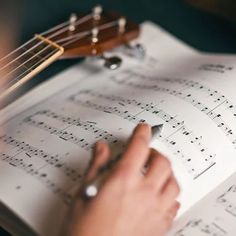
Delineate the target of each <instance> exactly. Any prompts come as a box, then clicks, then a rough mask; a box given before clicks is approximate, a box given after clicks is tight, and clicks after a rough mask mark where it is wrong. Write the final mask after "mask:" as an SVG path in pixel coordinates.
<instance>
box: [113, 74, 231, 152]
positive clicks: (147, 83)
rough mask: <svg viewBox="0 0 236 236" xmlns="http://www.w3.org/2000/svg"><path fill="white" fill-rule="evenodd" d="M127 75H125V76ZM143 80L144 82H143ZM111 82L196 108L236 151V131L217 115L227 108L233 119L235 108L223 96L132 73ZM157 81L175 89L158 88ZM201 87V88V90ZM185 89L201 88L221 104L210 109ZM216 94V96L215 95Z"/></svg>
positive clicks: (193, 86) (177, 82)
mask: <svg viewBox="0 0 236 236" xmlns="http://www.w3.org/2000/svg"><path fill="white" fill-rule="evenodd" d="M126 73H127V74H126ZM144 78H145V80H144ZM112 80H113V81H114V82H115V83H117V84H119V85H125V86H130V87H132V88H137V89H141V90H151V91H156V92H163V93H167V94H169V95H172V96H175V97H177V98H179V99H181V100H184V101H185V102H187V103H190V104H191V105H192V106H193V107H195V108H197V109H198V110H199V111H200V112H202V113H203V114H205V115H206V116H207V117H209V118H210V119H211V120H212V121H213V122H214V123H215V124H216V126H217V127H218V128H219V129H221V131H223V132H224V134H225V135H226V137H227V138H228V139H229V141H230V142H231V144H232V145H233V146H234V148H235V149H236V131H233V129H232V128H230V126H229V125H228V124H227V122H226V121H225V120H224V117H223V115H222V114H221V113H217V109H219V108H220V107H221V106H227V108H228V110H229V111H230V112H231V113H232V112H233V116H234V117H235V113H234V112H235V109H236V107H235V106H234V105H233V104H232V103H231V102H230V101H229V100H228V99H226V98H225V97H224V96H223V95H219V94H218V92H217V93H216V92H213V91H212V90H209V89H208V88H206V87H204V86H203V85H200V87H198V86H199V83H195V85H193V84H191V83H190V84H189V83H184V82H183V81H182V80H178V79H177V80H174V79H171V80H170V79H160V80H159V79H157V78H154V77H149V76H144V75H141V74H139V73H133V72H132V71H129V70H128V71H125V72H123V73H122V75H119V76H113V77H112ZM157 81H158V82H159V83H160V82H162V81H164V82H170V81H171V83H174V84H175V86H174V88H175V89H171V88H168V87H167V86H160V85H157ZM202 87H203V88H202ZM187 88H191V89H192V88H194V89H197V88H199V89H200V90H201V88H202V89H203V91H208V92H209V96H210V97H211V95H212V97H214V96H217V99H216V100H215V99H214V101H218V102H220V101H221V100H223V101H222V102H221V104H215V102H214V106H213V107H210V106H208V105H206V104H204V103H203V102H201V101H200V100H199V99H197V98H196V97H194V96H193V95H192V93H188V92H186V89H187ZM216 94H217V95H216ZM218 95H219V97H218Z"/></svg>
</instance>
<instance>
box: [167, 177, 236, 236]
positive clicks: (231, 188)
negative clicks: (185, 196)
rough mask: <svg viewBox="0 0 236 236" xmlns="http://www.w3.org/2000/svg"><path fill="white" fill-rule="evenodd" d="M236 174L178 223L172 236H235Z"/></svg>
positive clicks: (171, 233)
mask: <svg viewBox="0 0 236 236" xmlns="http://www.w3.org/2000/svg"><path fill="white" fill-rule="evenodd" d="M235 184H236V174H234V175H232V176H231V177H230V178H229V179H227V181H225V182H224V183H223V184H221V185H220V186H219V187H217V189H216V190H214V191H213V192H212V193H210V194H209V195H207V197H205V198H204V199H203V200H201V201H200V202H199V203H197V204H196V205H195V206H194V207H193V208H192V209H191V210H190V211H188V212H187V213H186V214H184V215H183V216H182V217H181V218H180V219H179V220H178V221H177V222H176V223H175V227H174V228H173V230H172V232H170V233H169V235H170V236H189V235H191V236H226V235H228V236H233V235H235V232H236V224H235V219H236V185H235Z"/></svg>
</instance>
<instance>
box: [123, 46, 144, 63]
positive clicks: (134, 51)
mask: <svg viewBox="0 0 236 236" xmlns="http://www.w3.org/2000/svg"><path fill="white" fill-rule="evenodd" d="M125 49H126V50H125V54H127V55H128V56H131V57H134V58H137V59H139V60H143V59H144V58H145V56H146V50H145V48H144V47H143V45H142V44H140V43H137V44H134V45H131V44H129V43H127V44H126V45H125Z"/></svg>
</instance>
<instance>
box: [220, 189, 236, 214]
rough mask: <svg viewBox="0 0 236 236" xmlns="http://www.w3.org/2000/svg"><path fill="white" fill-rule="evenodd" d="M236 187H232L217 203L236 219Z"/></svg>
mask: <svg viewBox="0 0 236 236" xmlns="http://www.w3.org/2000/svg"><path fill="white" fill-rule="evenodd" d="M235 199H236V185H232V186H230V187H229V189H228V190H227V191H226V192H225V193H223V194H222V195H220V196H219V197H218V198H217V200H216V202H217V203H218V204H220V205H221V206H223V207H224V209H225V211H226V212H227V213H229V214H231V215H232V216H233V217H236V201H235Z"/></svg>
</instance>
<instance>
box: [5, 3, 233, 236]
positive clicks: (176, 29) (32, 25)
mask: <svg viewBox="0 0 236 236" xmlns="http://www.w3.org/2000/svg"><path fill="white" fill-rule="evenodd" d="M188 1H189V2H193V3H195V5H197V6H198V7H199V6H200V7H202V6H204V4H205V5H206V8H207V9H208V10H209V9H211V10H210V12H213V13H218V14H219V15H223V16H224V17H218V16H217V15H215V14H210V13H208V12H206V11H201V10H199V9H198V8H194V7H192V6H190V5H189V4H187V3H186V2H185V1H184V0H100V1H99V2H98V1H96V0H19V1H18V4H19V5H18V4H17V0H15V1H14V0H10V6H11V8H12V9H13V10H15V11H12V12H11V13H10V11H9V14H12V17H13V18H14V16H17V22H18V25H17V28H16V29H15V28H12V29H14V32H17V34H18V37H17V34H16V35H15V36H14V39H16V46H18V45H20V44H21V43H23V42H24V41H26V40H28V39H29V38H31V37H32V36H33V35H34V34H35V33H37V32H41V31H44V30H46V29H48V28H50V27H52V26H54V25H56V24H58V23H60V22H62V21H64V20H65V19H66V18H67V17H69V15H70V14H71V13H72V12H88V11H89V10H90V9H91V8H92V7H93V6H94V5H96V4H98V3H99V4H102V5H103V6H104V8H105V9H106V10H115V11H119V12H121V13H123V14H124V15H126V16H128V17H129V18H131V19H132V20H134V21H136V22H139V23H141V22H143V21H145V20H151V21H153V22H155V23H157V24H159V25H160V26H161V27H163V28H164V29H166V30H167V31H169V32H171V33H172V34H174V35H175V36H176V37H178V38H180V39H181V40H183V41H184V42H186V43H187V44H189V45H191V46H192V47H195V48H197V49H199V50H202V51H206V52H218V53H236V43H235V42H236V24H235V23H233V22H235V19H234V12H232V11H233V10H234V9H235V7H236V3H235V2H236V1H235V0H202V1H201V0H188ZM1 2H2V1H1ZM8 7H9V6H8ZM235 10H236V9H235ZM5 13H6V15H8V11H6V12H5ZM235 13H236V11H235ZM235 15H236V14H235ZM228 16H229V17H228ZM4 24H5V26H6V27H5V29H7V28H9V27H12V26H11V25H10V23H9V20H8V21H5V22H4ZM8 24H9V25H8ZM0 34H1V35H3V34H4V28H2V27H1V32H0ZM157 43H158V42H157ZM1 47H2V45H1ZM77 62H78V60H73V61H59V62H56V63H55V64H54V65H52V66H50V67H49V68H48V69H46V70H45V71H44V72H42V73H41V74H40V75H38V76H36V77H35V78H34V79H33V80H32V81H30V82H29V83H28V84H27V86H26V87H27V89H30V88H31V87H33V86H35V85H37V84H38V83H40V82H42V81H45V80H46V79H47V78H48V77H50V76H52V75H54V74H56V73H58V72H60V71H61V70H63V69H65V68H67V67H68V66H70V65H72V64H74V63H77ZM0 235H1V236H7V235H8V234H7V233H5V232H4V231H3V230H1V229H0Z"/></svg>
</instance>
